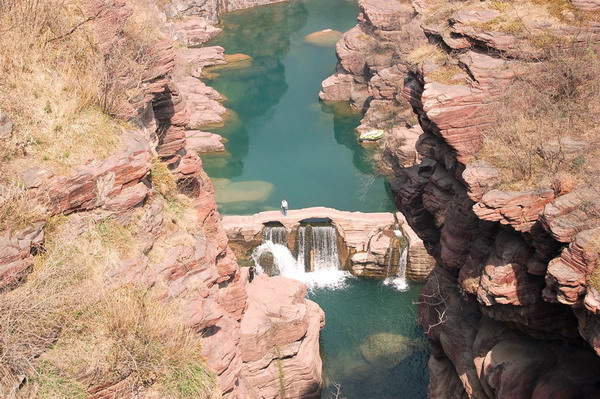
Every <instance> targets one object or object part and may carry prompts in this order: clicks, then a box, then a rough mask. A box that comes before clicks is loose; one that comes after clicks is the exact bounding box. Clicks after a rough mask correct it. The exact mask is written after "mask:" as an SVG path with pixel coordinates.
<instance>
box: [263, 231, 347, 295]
mask: <svg viewBox="0 0 600 399" xmlns="http://www.w3.org/2000/svg"><path fill="white" fill-rule="evenodd" d="M309 227H310V230H311V231H312V235H311V236H310V238H311V239H312V243H309V244H312V245H311V248H310V249H308V248H306V244H307V238H308V237H307V229H308V228H309ZM273 240H276V241H278V242H275V241H273ZM296 240H297V242H296V248H298V255H297V256H296V258H294V256H293V255H292V253H291V252H290V250H289V249H288V248H287V246H286V245H285V244H286V240H285V228H284V227H279V226H277V227H274V226H265V228H264V230H263V243H262V244H261V245H259V246H258V247H256V248H255V249H254V252H253V253H252V259H253V261H254V264H255V265H256V270H257V272H258V273H259V274H260V273H264V270H263V268H262V266H261V265H260V258H261V256H263V255H265V254H267V253H270V254H272V256H273V266H274V268H275V269H276V272H277V274H279V275H281V276H285V277H289V278H293V279H296V280H300V281H303V282H305V283H306V284H307V285H308V286H309V287H314V286H319V287H323V286H326V287H329V288H341V287H343V286H344V280H345V279H346V277H348V276H349V273H348V272H346V271H343V270H339V269H340V261H339V255H338V246H337V232H336V230H335V228H334V227H333V226H300V227H299V228H298V235H297V238H296ZM308 250H310V251H311V252H312V258H313V261H312V270H313V271H312V272H306V266H307V265H306V264H305V259H306V258H307V251H308Z"/></svg>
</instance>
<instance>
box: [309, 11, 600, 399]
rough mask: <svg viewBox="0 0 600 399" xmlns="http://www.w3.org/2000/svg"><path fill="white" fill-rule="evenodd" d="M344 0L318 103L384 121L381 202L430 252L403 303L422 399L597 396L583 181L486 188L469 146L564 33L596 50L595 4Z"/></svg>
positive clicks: (488, 183) (597, 351) (599, 38)
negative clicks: (421, 357) (422, 374)
mask: <svg viewBox="0 0 600 399" xmlns="http://www.w3.org/2000/svg"><path fill="white" fill-rule="evenodd" d="M359 4H360V15H359V17H358V25H356V27H354V28H353V29H351V30H350V31H348V32H346V33H345V34H344V36H343V38H342V39H341V40H340V42H338V44H337V48H336V52H337V56H338V59H339V63H338V68H337V72H336V74H335V75H333V76H331V77H329V78H328V79H326V80H325V81H324V82H323V85H322V91H321V93H320V97H321V98H322V99H323V100H326V101H350V102H351V104H352V105H353V106H354V107H355V108H356V109H359V110H366V114H365V117H364V119H363V121H362V124H361V126H360V127H359V128H358V130H359V131H364V130H368V129H372V128H380V129H383V130H385V132H386V137H385V142H384V143H382V144H381V150H382V154H383V155H382V167H383V169H384V170H385V171H387V172H388V173H391V174H393V175H394V176H395V179H394V180H393V181H392V191H393V193H394V197H395V201H396V204H397V205H398V208H399V209H400V210H401V211H402V212H403V213H404V215H405V216H406V218H407V220H408V222H409V224H410V225H411V227H412V228H413V229H414V230H415V231H416V232H417V234H418V235H419V236H420V237H421V238H422V239H423V241H424V243H425V245H426V247H427V248H428V251H429V253H430V254H431V255H433V256H434V257H435V258H436V261H437V266H436V268H435V269H434V270H433V272H432V273H431V275H430V276H429V278H428V282H427V283H426V285H425V287H424V289H423V293H422V295H421V299H420V304H419V307H418V313H419V320H420V324H421V326H422V327H423V329H424V331H425V333H426V335H427V336H428V337H429V339H430V342H431V345H432V356H431V358H430V361H429V372H430V377H431V385H430V388H429V393H430V397H433V398H448V397H457V398H458V397H473V398H529V397H535V398H545V397H561V398H562V397H565V398H567V397H568V398H571V397H572V398H579V397H595V396H598V395H599V394H600V388H598V386H599V385H598V384H599V382H600V381H599V378H598V374H597V370H598V367H600V358H598V355H600V344H599V342H600V341H599V339H598V331H599V330H598V321H599V320H600V319H598V316H597V311H598V303H599V302H598V298H599V294H598V290H597V289H598V287H597V285H596V283H595V282H594V280H595V274H594V270H595V269H596V265H597V263H596V261H597V259H598V256H599V253H598V247H597V244H596V242H597V237H598V217H597V212H596V211H595V205H594V204H595V203H596V202H597V201H598V194H597V191H595V190H594V189H593V188H592V187H587V186H586V185H585V183H581V184H579V185H575V184H572V183H569V182H568V181H565V180H564V179H561V178H557V179H556V180H554V181H553V182H551V184H547V185H544V184H541V185H540V186H538V187H535V188H534V189H531V190H528V189H527V187H525V188H523V189H521V190H520V191H515V190H512V191H511V190H509V189H503V190H501V189H499V188H498V187H500V188H503V187H504V186H502V185H500V184H501V183H502V182H501V179H502V176H501V171H500V170H499V169H498V168H497V167H495V166H493V165H492V164H491V163H490V162H488V161H487V160H485V159H483V157H482V156H480V151H481V148H482V145H483V143H484V137H485V135H486V132H488V131H489V130H490V126H492V125H493V124H494V123H495V120H496V118H497V115H495V109H499V108H500V107H501V105H502V101H503V100H504V97H503V96H504V93H506V90H507V89H508V88H509V87H510V86H511V84H512V83H513V82H515V81H516V80H517V79H518V78H519V77H522V76H527V74H528V73H531V72H532V71H535V70H536V68H538V67H539V66H540V65H542V64H543V62H544V61H545V59H546V57H547V56H548V54H550V53H552V52H553V51H557V50H556V49H557V48H560V47H561V46H567V45H565V43H569V45H570V46H573V47H574V48H576V47H577V46H583V47H584V48H587V49H588V51H591V52H592V53H591V54H595V55H592V57H597V48H598V43H600V25H598V22H597V16H596V14H594V11H592V10H597V9H598V8H599V7H600V4H598V3H597V2H596V3H585V4H584V3H578V2H573V5H572V4H570V3H568V2H564V4H563V3H561V5H562V7H563V8H562V9H561V10H560V11H561V13H560V14H557V13H556V12H555V11H552V12H554V14H552V12H550V11H548V9H547V8H546V4H545V3H542V4H541V5H540V3H535V2H527V1H523V2H514V4H512V3H511V4H512V5H507V4H505V5H507V8H503V4H500V3H497V2H487V1H486V2H478V3H476V4H475V3H469V2H456V3H443V2H436V1H413V2H412V3H410V2H404V1H384V0H361V1H360V2H359ZM576 7H580V9H578V8H576ZM589 11H592V13H591V14H588V12H589ZM541 16H543V17H541ZM511 18H512V19H511ZM507 21H508V22H510V26H509V23H508V22H507ZM594 52H596V53H594ZM580 68H585V66H583V65H581V66H580ZM597 73H598V71H596V72H595V74H597ZM584 84H585V83H584ZM518 95H520V96H527V95H528V93H518ZM532 95H535V94H532ZM557 101H558V100H557ZM596 136H597V134H596ZM586 137H588V138H589V140H588V141H587V142H585V141H583V142H582V143H581V146H582V147H583V148H588V149H589V148H591V147H590V145H593V144H591V143H593V142H594V141H593V140H594V137H595V136H594V134H593V132H591V133H590V135H588V136H586ZM551 139H554V138H551ZM556 140H559V138H556ZM560 140H563V139H560ZM565 140H572V139H571V138H567V139H565ZM565 142H566V141H565ZM559 143H562V141H559ZM535 145H536V146H537V147H536V148H538V150H537V151H538V153H539V152H540V151H543V150H540V149H539V148H544V147H543V145H545V143H544V142H538V143H536V144H535ZM559 145H561V146H562V144H559ZM564 148H565V153H573V154H574V153H575V152H576V150H575V149H574V147H573V146H571V147H570V148H569V149H568V150H566V148H567V146H566V145H565V146H564ZM579 151H581V150H579ZM584 151H585V150H584ZM577 154H579V155H581V154H582V153H581V152H578V153H577ZM567 159H572V158H567ZM515 167H516V165H515ZM592 167H593V166H592ZM548 173H550V172H548ZM509 183H512V182H509Z"/></svg>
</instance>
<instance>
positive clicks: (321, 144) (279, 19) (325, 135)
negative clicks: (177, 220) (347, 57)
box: [203, 0, 394, 214]
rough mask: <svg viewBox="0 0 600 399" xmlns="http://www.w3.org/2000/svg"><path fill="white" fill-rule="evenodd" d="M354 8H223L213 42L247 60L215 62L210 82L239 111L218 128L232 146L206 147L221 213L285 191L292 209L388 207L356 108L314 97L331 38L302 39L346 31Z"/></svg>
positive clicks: (314, 2)
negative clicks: (228, 66) (241, 64)
mask: <svg viewBox="0 0 600 399" xmlns="http://www.w3.org/2000/svg"><path fill="white" fill-rule="evenodd" d="M357 15H358V7H357V4H356V2H352V1H348V0H307V1H292V2H289V3H285V4H278V5H273V6H268V7H260V8H255V9H252V10H249V11H245V12H239V13H234V14H229V15H227V16H225V18H224V20H223V28H224V32H223V33H222V34H221V35H219V36H218V37H217V38H216V39H215V40H213V42H211V43H210V44H211V45H221V46H223V47H224V48H225V49H226V52H227V53H228V54H233V53H243V54H248V55H250V56H252V58H253V62H252V66H251V67H249V68H243V69H233V70H219V71H217V72H218V73H219V74H220V76H219V77H218V78H216V79H214V80H213V81H211V82H209V84H210V85H211V86H213V87H214V88H216V89H217V90H218V91H219V92H220V93H222V94H224V95H225V96H226V97H227V99H228V100H229V101H228V102H226V103H225V106H226V107H227V108H228V109H231V110H233V111H234V113H235V114H234V115H235V116H234V117H233V118H232V119H231V120H230V122H229V123H228V124H227V125H226V126H225V127H224V128H221V129H217V130H215V132H216V133H219V134H221V135H223V136H224V137H226V138H227V139H228V140H229V142H228V143H227V144H226V148H227V151H228V155H226V156H223V155H209V156H206V155H205V156H203V161H204V165H205V169H206V171H207V173H208V174H209V176H211V177H212V178H213V180H214V182H215V188H216V191H217V192H216V194H217V202H218V203H219V207H220V210H221V213H224V214H251V213H256V212H259V211H263V210H266V209H275V208H278V207H279V204H280V202H281V199H282V198H286V199H287V201H288V203H289V206H290V208H291V209H293V208H304V207H309V206H329V207H333V208H337V209H342V210H350V211H371V212H373V211H391V210H393V209H394V206H393V204H392V202H391V200H390V196H389V193H388V188H387V186H386V183H385V181H384V180H383V179H381V178H374V177H373V168H372V165H371V164H370V163H369V162H368V161H367V159H366V158H368V151H365V150H364V149H362V147H360V146H359V145H358V144H357V142H356V137H355V133H354V128H355V127H356V126H358V124H359V121H360V118H361V116H360V115H348V114H347V113H345V114H344V113H340V112H338V113H337V114H336V113H334V112H333V110H332V109H329V108H328V107H326V106H324V105H322V104H321V103H320V102H319V99H318V93H319V89H320V87H321V82H322V81H323V80H324V79H325V78H326V77H327V76H329V75H331V74H332V73H333V72H334V71H335V64H336V58H335V49H334V46H330V47H319V46H315V45H313V44H309V43H307V42H305V41H304V37H305V36H306V35H307V34H309V33H312V32H315V31H319V30H322V29H327V28H329V29H334V30H338V31H342V32H343V31H346V30H348V29H350V28H351V27H352V26H354V25H355V24H356V16H357ZM246 182H250V183H246Z"/></svg>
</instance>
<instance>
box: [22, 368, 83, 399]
mask: <svg viewBox="0 0 600 399" xmlns="http://www.w3.org/2000/svg"><path fill="white" fill-rule="evenodd" d="M32 382H33V384H34V385H36V387H37V392H36V397H37V398H39V399H55V398H62V399H86V398H87V397H88V396H89V394H88V392H87V391H86V389H85V387H84V386H83V385H82V384H81V383H79V382H78V381H77V380H75V379H74V378H70V377H67V376H64V375H62V374H61V373H60V372H59V371H57V370H56V369H54V368H53V367H52V366H51V365H49V364H47V363H46V362H43V361H42V362H39V364H38V365H37V366H36V367H35V373H34V374H33V377H32Z"/></svg>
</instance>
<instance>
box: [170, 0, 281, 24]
mask: <svg viewBox="0 0 600 399" xmlns="http://www.w3.org/2000/svg"><path fill="white" fill-rule="evenodd" d="M281 1H285V0H169V1H168V2H167V3H166V4H165V6H164V7H165V9H166V13H167V15H168V16H169V17H182V16H183V17H196V19H199V18H202V19H203V20H205V21H208V22H209V23H211V24H216V23H218V22H219V19H220V16H221V14H223V13H227V12H232V11H238V10H244V9H247V8H252V7H256V6H262V5H267V4H273V3H279V2H281Z"/></svg>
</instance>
